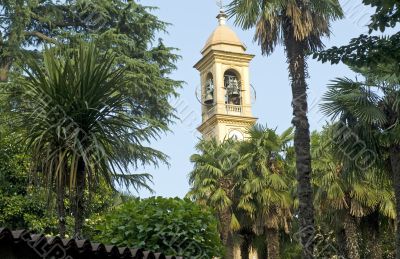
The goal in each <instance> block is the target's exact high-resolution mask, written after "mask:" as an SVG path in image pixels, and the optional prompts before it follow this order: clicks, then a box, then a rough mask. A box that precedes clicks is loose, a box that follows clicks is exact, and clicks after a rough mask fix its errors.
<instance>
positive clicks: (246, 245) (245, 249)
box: [240, 235, 251, 259]
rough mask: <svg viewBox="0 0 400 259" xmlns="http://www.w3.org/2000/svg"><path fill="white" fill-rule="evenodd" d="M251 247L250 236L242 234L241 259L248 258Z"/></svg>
mask: <svg viewBox="0 0 400 259" xmlns="http://www.w3.org/2000/svg"><path fill="white" fill-rule="evenodd" d="M250 247H251V237H249V236H248V235H243V241H242V243H241V244H240V255H241V257H242V259H249V255H250Z"/></svg>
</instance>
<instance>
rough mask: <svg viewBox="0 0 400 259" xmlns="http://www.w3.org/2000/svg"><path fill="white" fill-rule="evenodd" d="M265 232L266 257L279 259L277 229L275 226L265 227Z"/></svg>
mask: <svg viewBox="0 0 400 259" xmlns="http://www.w3.org/2000/svg"><path fill="white" fill-rule="evenodd" d="M266 233H267V254H268V259H279V258H280V248H279V231H278V230H277V229H275V228H268V227H267V229H266Z"/></svg>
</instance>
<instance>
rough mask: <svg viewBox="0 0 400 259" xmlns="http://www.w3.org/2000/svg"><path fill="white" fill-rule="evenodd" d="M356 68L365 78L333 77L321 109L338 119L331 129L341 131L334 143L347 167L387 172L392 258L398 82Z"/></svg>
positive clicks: (398, 164) (399, 143)
mask: <svg viewBox="0 0 400 259" xmlns="http://www.w3.org/2000/svg"><path fill="white" fill-rule="evenodd" d="M356 71H357V72H360V73H361V74H362V76H364V77H365V80H364V81H353V80H350V79H348V78H340V79H337V80H335V81H334V82H333V84H331V85H330V86H329V90H328V92H327V93H326V94H325V97H324V103H323V105H322V110H323V111H324V112H325V114H327V115H328V116H331V117H332V119H333V120H335V119H338V121H337V122H336V123H335V130H336V131H337V132H338V131H340V132H342V134H340V139H339V140H338V141H336V142H337V143H339V144H340V146H341V148H342V149H343V150H344V152H343V153H345V154H346V156H347V158H350V159H347V160H349V161H348V164H349V166H350V167H353V168H355V169H358V170H362V171H365V170H366V169H369V170H371V169H373V170H377V171H379V170H387V171H390V172H391V174H392V179H393V188H394V193H395V200H396V215H397V216H396V218H397V220H396V224H397V227H396V231H397V235H396V256H397V257H396V258H400V220H399V216H398V215H399V213H400V138H399V136H400V135H399V123H398V118H400V105H399V103H400V90H399V89H400V88H399V85H400V84H399V81H398V79H397V77H391V78H388V77H382V76H380V74H379V73H376V71H375V72H374V73H372V72H371V71H369V70H365V69H361V70H360V69H357V70H356ZM346 131H347V132H348V133H346V134H344V133H343V132H346Z"/></svg>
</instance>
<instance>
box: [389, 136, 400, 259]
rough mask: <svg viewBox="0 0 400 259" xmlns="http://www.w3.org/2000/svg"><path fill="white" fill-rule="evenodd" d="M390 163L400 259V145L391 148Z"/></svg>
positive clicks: (397, 249)
mask: <svg viewBox="0 0 400 259" xmlns="http://www.w3.org/2000/svg"><path fill="white" fill-rule="evenodd" d="M390 163H391V167H392V174H393V185H394V193H395V198H396V215H397V216H396V259H400V145H398V144H394V145H392V146H391V147H390Z"/></svg>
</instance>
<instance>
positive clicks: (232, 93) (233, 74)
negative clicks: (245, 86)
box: [224, 69, 242, 105]
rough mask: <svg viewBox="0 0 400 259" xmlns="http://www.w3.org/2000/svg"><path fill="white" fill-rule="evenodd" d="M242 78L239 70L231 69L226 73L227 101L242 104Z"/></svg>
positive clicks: (231, 103) (227, 102)
mask: <svg viewBox="0 0 400 259" xmlns="http://www.w3.org/2000/svg"><path fill="white" fill-rule="evenodd" d="M241 85H242V84H241V78H240V75H239V73H238V72H237V71H235V70H233V69H229V70H227V71H226V72H225V73H224V88H225V103H226V104H230V105H241V104H242V101H241V98H242V87H241Z"/></svg>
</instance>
